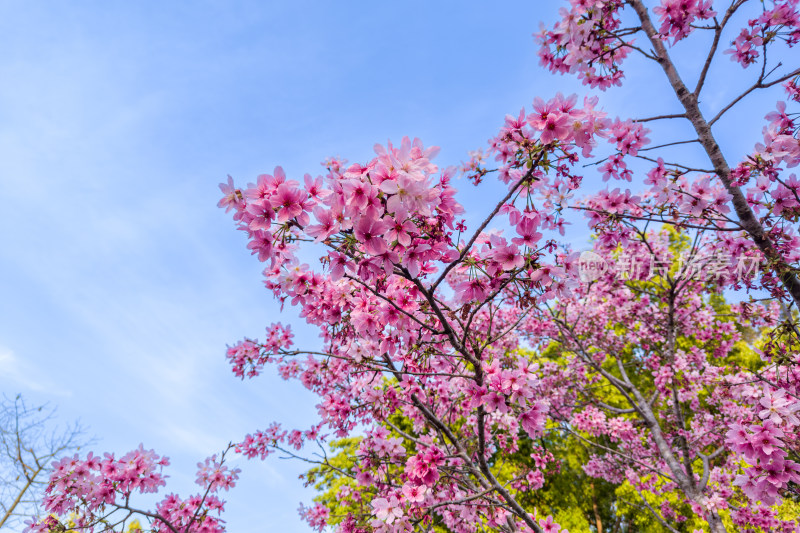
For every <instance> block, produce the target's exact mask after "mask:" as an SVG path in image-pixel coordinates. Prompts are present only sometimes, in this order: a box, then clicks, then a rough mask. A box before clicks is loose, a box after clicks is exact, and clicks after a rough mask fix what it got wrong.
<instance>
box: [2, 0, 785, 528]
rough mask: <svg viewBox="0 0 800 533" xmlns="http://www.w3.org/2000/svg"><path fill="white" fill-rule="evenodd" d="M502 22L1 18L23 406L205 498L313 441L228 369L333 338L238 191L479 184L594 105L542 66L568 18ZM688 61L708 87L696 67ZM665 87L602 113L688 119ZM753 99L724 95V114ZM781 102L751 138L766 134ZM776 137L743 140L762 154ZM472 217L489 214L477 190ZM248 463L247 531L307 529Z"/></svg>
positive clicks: (717, 95) (12, 366) (12, 310)
mask: <svg viewBox="0 0 800 533" xmlns="http://www.w3.org/2000/svg"><path fill="white" fill-rule="evenodd" d="M485 6H486V4H484V3H478V2H458V3H456V2H441V3H436V4H435V5H433V3H430V2H422V1H415V2H405V3H374V2H371V3H358V2H353V3H343V2H336V3H334V2H294V3H288V2H287V3H268V2H245V1H237V2H221V1H220V2H211V1H206V2H192V3H188V2H185V3H184V2H164V3H159V2H128V3H123V2H116V3H111V2H66V1H53V2H47V3H34V2H22V1H18V2H0V50H2V51H3V53H2V54H0V80H3V81H2V83H0V205H2V207H0V227H2V231H0V391H2V392H4V393H6V394H9V395H11V394H15V393H17V392H19V393H22V394H23V395H25V396H26V397H27V398H28V399H29V400H30V401H31V402H33V403H41V402H50V403H51V404H52V405H55V406H58V408H59V413H60V416H61V417H63V419H64V420H71V419H74V418H80V419H81V420H82V422H83V423H84V424H85V425H86V426H88V427H89V429H90V433H91V434H92V435H95V436H97V437H98V443H97V444H96V445H95V446H94V449H95V450H97V451H116V452H124V451H126V450H128V449H131V448H134V447H136V446H138V444H139V443H140V442H143V443H144V444H145V446H146V447H149V448H155V449H156V450H157V451H158V452H160V453H162V454H164V455H167V456H169V457H170V458H172V460H173V466H172V467H171V468H170V470H169V473H170V474H171V476H172V480H171V484H170V487H169V489H170V490H174V491H178V492H181V493H184V494H186V493H188V491H189V490H193V488H192V487H193V485H192V481H193V479H194V472H195V463H196V462H197V461H199V460H201V459H202V458H204V457H205V456H207V455H210V454H211V453H214V452H215V451H217V450H219V449H220V448H222V447H224V445H225V444H226V443H227V442H228V441H229V440H237V439H240V438H241V437H242V436H243V435H245V434H246V433H248V432H251V431H253V430H256V429H258V428H262V427H266V425H268V423H269V422H271V421H272V420H278V421H281V422H283V423H284V424H286V425H288V426H290V427H305V426H307V425H308V424H309V423H310V422H311V421H312V420H313V419H314V412H315V411H314V407H313V405H314V400H313V398H312V397H311V396H310V395H309V394H308V393H307V392H306V391H304V390H303V389H302V388H301V387H300V386H299V384H296V383H286V382H283V381H281V380H280V379H279V378H278V377H277V376H275V375H273V374H271V373H269V372H268V373H267V374H266V375H263V376H261V377H260V378H258V379H256V380H255V381H249V382H244V383H242V382H240V381H239V380H237V379H235V378H234V376H233V375H232V374H231V373H230V371H229V369H228V365H227V364H226V362H225V359H224V350H225V345H226V343H232V342H234V341H236V340H237V339H239V338H241V337H244V336H250V337H257V336H259V335H261V334H262V331H263V328H264V326H265V325H267V324H269V323H271V322H274V321H277V320H283V321H286V322H289V323H291V324H293V327H294V328H295V330H296V331H298V332H300V333H308V334H311V335H313V332H311V331H310V330H308V329H305V328H303V326H302V324H301V323H300V322H299V320H298V319H297V318H295V316H294V314H293V312H292V310H291V309H288V310H287V311H286V312H284V313H283V314H282V315H281V314H280V312H279V309H278V307H277V306H276V305H275V303H274V302H273V301H272V300H271V297H270V295H269V294H268V293H267V291H265V290H264V289H263V286H262V284H261V275H260V271H261V266H260V264H259V263H258V262H257V261H256V260H255V259H254V258H252V257H251V256H250V255H249V254H248V252H247V250H246V249H245V239H244V235H243V234H242V233H241V232H238V231H236V230H235V229H234V225H233V223H232V221H231V220H230V218H229V217H228V216H227V215H225V214H224V213H223V212H222V210H219V209H217V208H216V207H215V204H216V202H217V200H218V196H219V193H218V189H217V184H218V183H219V182H220V181H223V180H224V179H225V177H226V175H227V174H231V175H232V176H233V177H234V178H235V179H236V180H237V182H238V183H239V184H244V183H247V182H248V181H252V180H253V179H254V178H255V176H256V175H257V174H259V173H263V172H269V171H271V170H272V169H273V167H274V166H275V165H278V164H280V165H283V167H284V168H285V169H286V170H287V172H288V173H289V174H290V175H294V176H301V175H302V174H303V173H305V172H311V173H312V174H316V173H319V172H321V167H320V166H319V162H320V161H322V160H323V159H324V158H326V157H328V156H331V155H341V156H343V157H346V158H347V159H349V160H350V161H361V160H365V159H367V158H369V157H370V156H371V154H372V145H373V144H374V143H375V142H381V143H385V142H386V140H387V139H392V140H395V141H399V140H400V138H401V137H402V136H403V135H409V136H412V137H413V136H418V137H420V138H421V139H422V140H423V141H424V142H425V143H426V145H429V144H430V145H432V144H436V145H439V146H441V147H442V152H441V154H440V156H439V157H438V162H439V163H440V164H441V165H442V166H444V165H449V164H457V163H458V162H460V161H462V160H463V159H465V158H466V153H467V151H468V150H472V149H475V148H480V147H483V146H485V142H486V140H487V139H488V138H489V137H490V136H491V135H492V134H493V133H494V132H495V131H496V130H497V128H498V127H499V126H500V125H501V124H502V119H503V116H504V115H505V114H506V113H516V112H517V111H518V110H519V108H520V107H521V106H523V105H525V106H529V105H530V102H531V100H532V98H533V97H534V96H536V95H541V96H543V97H550V96H552V95H553V94H555V92H556V91H563V92H578V93H579V94H585V93H586V92H587V91H586V90H585V89H584V88H583V87H581V86H580V85H579V84H578V83H576V82H575V80H573V79H571V78H563V77H553V76H551V75H549V74H547V73H546V72H545V71H543V70H541V69H540V68H539V67H538V66H537V65H538V59H537V58H536V55H535V53H536V47H535V45H534V44H533V40H532V38H531V33H532V32H534V31H536V29H537V28H538V21H539V20H543V19H544V20H547V21H548V24H549V21H552V20H554V17H555V15H556V11H557V7H558V6H559V4H557V3H556V2H539V3H537V2H516V1H510V2H504V3H503V4H502V7H501V8H500V9H495V10H487V9H486V8H485ZM679 57H683V58H684V62H685V64H686V66H688V67H689V68H693V62H696V57H693V56H692V54H691V51H688V50H687V51H684V54H683V55H682V56H679ZM721 62H727V59H722V61H721ZM632 65H633V63H631V66H630V67H629V68H633V67H632ZM648 68H651V67H648ZM720 68H721V70H720V71H719V73H723V74H724V73H730V72H732V73H734V74H737V73H738V72H739V71H738V70H732V69H730V67H729V66H722V67H720ZM734 74H730V76H733V75H734ZM748 74H750V73H748ZM658 76H662V75H661V73H659V72H657V71H655V70H653V76H652V77H649V78H648V77H642V78H639V79H638V80H632V83H630V84H629V85H627V86H626V87H625V88H623V89H619V90H615V91H612V92H610V93H609V94H608V95H605V96H604V98H603V107H605V109H606V110H608V111H609V112H610V113H611V114H623V115H631V116H636V115H640V116H641V115H652V114H659V113H661V112H674V111H675V110H676V107H675V106H676V102H675V101H674V97H672V95H671V94H669V93H666V92H664V90H663V87H664V83H663V78H660V77H658ZM731 80H735V81H733V82H732V81H731ZM737 84H738V80H736V79H735V78H730V77H728V78H726V81H725V82H724V83H721V84H718V85H717V86H716V87H710V88H709V93H708V95H707V97H706V98H707V99H706V100H704V104H705V105H708V106H712V107H713V106H715V105H718V103H720V102H723V101H724V100H725V99H726V98H728V97H729V96H730V95H731V94H733V92H734V90H735V88H736V85H737ZM741 85H742V86H744V85H745V80H742V82H741ZM754 101H756V102H759V104H761V103H763V102H762V101H761V100H754ZM766 101H767V102H768V103H769V105H759V106H755V105H753V104H752V103H749V104H748V105H747V106H746V107H745V108H744V110H743V111H742V113H740V114H739V115H736V116H734V117H733V118H731V119H730V122H729V124H730V125H731V126H735V125H736V124H738V123H741V121H745V120H752V119H753V118H756V119H757V118H759V117H763V115H764V113H765V112H766V110H768V108H769V106H770V105H771V103H772V102H774V97H773V98H772V99H768V100H766ZM748 113H749V114H748ZM670 133H675V134H678V133H679V131H678V130H674V131H670ZM759 133H760V126H759V127H757V128H755V129H753V130H752V131H748V132H745V134H737V133H736V131H735V128H731V129H730V131H728V132H726V133H725V134H724V135H723V141H724V142H725V143H727V144H726V147H727V148H729V149H731V150H732V151H736V150H744V151H749V149H750V147H751V146H752V143H753V142H754V141H755V140H757V138H758V136H759ZM461 187H462V188H464V189H467V188H468V187H469V186H468V185H467V184H466V183H464V184H462V186H461ZM462 200H463V203H464V204H465V205H466V206H467V207H468V208H469V209H471V210H472V211H471V212H472V213H476V214H475V215H474V216H476V217H477V216H480V213H482V212H484V211H485V210H486V207H487V206H486V205H485V204H483V203H482V195H479V194H477V193H476V192H474V191H472V192H470V191H466V194H465V196H464V197H462ZM586 236H587V234H586V232H585V231H584V230H582V229H580V228H576V229H575V230H574V231H573V233H572V234H571V235H570V237H571V238H572V239H573V240H575V241H576V242H578V243H580V242H585V240H586ZM312 342H313V340H312ZM241 466H242V467H243V469H244V473H243V475H242V479H241V483H240V484H239V486H238V487H237V488H236V489H235V490H234V491H233V492H231V493H230V494H228V502H229V503H228V511H227V513H226V518H227V520H228V521H229V526H230V527H229V529H230V531H235V532H244V533H248V532H273V531H274V532H278V531H280V532H286V533H292V532H299V531H306V529H305V528H304V527H303V525H302V523H301V522H300V521H299V518H298V517H297V513H296V509H297V507H298V504H299V503H300V501H303V500H305V501H308V500H309V499H310V496H311V494H310V493H309V492H307V491H304V490H303V489H302V486H301V483H300V482H299V481H298V480H297V474H298V473H299V472H301V471H302V470H303V466H302V465H300V464H297V463H294V462H290V461H282V460H279V459H277V458H271V459H270V460H268V461H267V462H265V463H259V462H248V463H245V464H243V465H241Z"/></svg>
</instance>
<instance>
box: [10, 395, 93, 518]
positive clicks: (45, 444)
mask: <svg viewBox="0 0 800 533" xmlns="http://www.w3.org/2000/svg"><path fill="white" fill-rule="evenodd" d="M85 443H86V438H85V432H84V430H83V428H82V427H81V426H80V425H79V424H78V423H77V422H76V423H73V424H71V425H64V424H59V423H58V422H57V421H56V419H55V409H53V408H52V407H49V406H48V405H41V406H36V407H30V406H28V405H27V404H26V403H25V401H24V400H23V399H22V397H21V396H20V395H17V396H16V397H15V398H14V399H9V398H8V397H5V396H4V397H3V398H2V401H0V530H3V531H13V530H21V527H22V523H23V522H24V521H25V520H26V519H28V518H30V517H31V516H33V515H36V514H38V512H39V508H38V502H39V501H40V500H41V496H42V491H43V490H44V487H45V486H46V484H47V480H48V477H49V473H50V470H51V468H52V463H53V461H54V460H55V459H57V458H59V457H60V456H62V455H64V454H66V453H68V452H70V451H73V450H78V449H79V448H80V447H81V445H82V444H85Z"/></svg>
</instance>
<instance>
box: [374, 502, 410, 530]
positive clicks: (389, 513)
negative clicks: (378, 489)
mask: <svg viewBox="0 0 800 533" xmlns="http://www.w3.org/2000/svg"><path fill="white" fill-rule="evenodd" d="M371 505H372V508H373V510H374V512H375V517H376V518H377V519H378V520H382V521H384V522H386V523H387V524H391V523H392V522H394V521H395V519H397V518H400V517H401V516H403V510H402V509H400V503H399V502H398V501H397V497H395V496H390V497H389V499H386V498H375V499H374V500H372V503H371Z"/></svg>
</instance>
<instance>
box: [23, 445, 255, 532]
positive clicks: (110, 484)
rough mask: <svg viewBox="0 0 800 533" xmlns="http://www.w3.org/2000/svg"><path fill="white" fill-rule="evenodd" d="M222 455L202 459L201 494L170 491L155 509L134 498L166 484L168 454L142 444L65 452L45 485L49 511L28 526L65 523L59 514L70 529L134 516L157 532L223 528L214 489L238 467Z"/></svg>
mask: <svg viewBox="0 0 800 533" xmlns="http://www.w3.org/2000/svg"><path fill="white" fill-rule="evenodd" d="M224 455H225V454H224V453H223V456H222V457H221V458H220V460H217V457H216V456H212V457H209V458H207V459H206V460H205V461H204V462H202V463H198V465H197V466H198V468H199V470H198V473H197V483H198V485H200V486H201V487H203V489H204V493H203V494H198V495H194V496H191V497H189V498H187V499H181V498H180V497H178V496H177V495H175V494H169V495H167V496H166V497H165V498H164V499H163V500H161V501H160V502H158V503H157V504H156V506H155V509H154V510H152V511H151V510H147V509H138V508H134V507H132V504H131V498H132V497H133V496H134V495H135V494H137V493H138V494H148V493H156V492H158V491H159V489H160V488H161V487H163V486H165V485H166V477H167V476H166V475H164V474H163V472H162V471H163V468H164V467H165V466H168V465H169V460H168V459H167V458H166V457H161V456H159V455H158V454H156V453H155V452H154V451H153V450H145V449H144V447H143V446H141V445H140V446H139V448H138V449H136V450H133V451H131V452H128V453H126V454H125V455H123V456H122V457H120V458H118V459H117V458H115V457H114V455H113V454H110V453H106V454H105V455H104V456H103V457H102V458H101V457H99V456H96V455H93V454H92V453H91V452H90V453H89V454H88V455H87V456H86V458H84V459H81V458H80V457H79V456H78V455H75V456H73V457H65V458H63V459H61V460H59V461H57V462H56V463H54V465H53V472H52V474H51V476H50V480H49V483H48V486H47V488H46V490H45V499H44V506H45V509H46V510H47V512H48V513H51V514H50V515H48V516H45V517H44V518H42V519H40V520H34V521H33V522H31V523H30V524H29V525H28V528H27V529H26V531H29V532H31V533H35V532H42V533H44V532H49V531H53V530H56V529H58V528H63V527H64V526H62V525H60V522H59V517H64V519H68V520H69V522H70V523H71V526H70V527H71V528H72V529H75V530H79V531H85V532H93V531H120V532H125V531H127V525H128V524H129V523H130V520H131V519H134V518H139V519H146V520H148V521H149V522H150V529H149V531H153V532H162V533H166V532H171V533H189V532H190V531H191V532H201V533H220V532H223V531H225V528H224V522H223V521H222V520H221V519H220V518H219V517H218V516H219V514H220V513H221V512H222V510H223V507H224V502H222V501H221V500H219V499H218V498H217V497H216V496H215V495H214V494H213V493H214V492H217V491H218V490H220V489H224V490H228V489H229V488H231V487H233V486H234V485H235V482H236V479H237V478H238V476H239V472H240V470H239V469H238V468H235V469H230V468H228V467H227V466H225V465H224V464H223V463H224ZM213 514H216V515H217V516H213Z"/></svg>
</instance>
